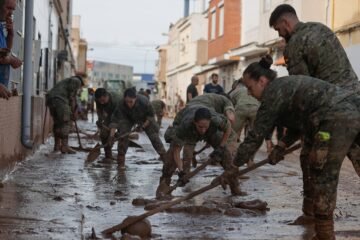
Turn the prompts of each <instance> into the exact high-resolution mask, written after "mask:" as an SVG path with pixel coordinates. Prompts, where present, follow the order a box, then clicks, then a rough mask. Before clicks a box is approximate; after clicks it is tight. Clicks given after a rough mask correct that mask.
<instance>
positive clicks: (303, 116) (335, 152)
mask: <svg viewBox="0 0 360 240" xmlns="http://www.w3.org/2000/svg"><path fill="white" fill-rule="evenodd" d="M271 64H272V59H271V57H270V56H266V57H264V58H262V59H261V60H260V62H255V63H252V64H250V65H249V66H248V67H247V68H246V70H245V71H244V73H243V82H244V84H245V86H246V87H247V89H248V91H249V93H250V94H251V95H252V96H253V97H255V98H257V99H258V100H259V101H260V102H261V105H260V107H259V110H258V112H257V116H256V120H255V124H254V128H253V129H252V130H251V131H250V132H249V134H248V136H247V137H246V138H245V140H244V142H243V143H242V144H241V145H240V146H239V148H238V150H237V153H236V155H235V157H234V160H233V161H234V164H235V165H236V166H242V165H243V164H245V163H246V162H247V161H248V160H249V159H250V158H251V156H253V155H254V154H255V152H256V151H257V150H258V149H259V147H260V146H261V144H262V142H263V140H264V137H265V136H266V135H268V134H270V133H271V131H272V130H273V126H275V125H281V126H284V127H286V128H287V129H288V132H287V134H286V136H284V137H283V138H282V139H281V141H280V142H279V144H278V145H276V146H275V147H274V149H273V151H272V152H271V153H270V155H269V160H270V163H271V164H273V165H274V164H276V163H278V162H279V161H281V160H282V159H283V158H284V152H285V149H286V148H287V147H289V146H291V145H292V143H294V141H296V140H297V139H298V138H299V136H300V135H302V136H303V138H304V144H303V148H302V153H301V154H302V155H306V157H308V158H309V159H310V161H309V163H308V164H309V166H307V167H308V168H309V169H310V174H311V181H312V185H313V187H314V191H313V194H314V196H313V206H314V211H313V212H314V217H315V232H316V236H315V237H314V239H326V240H329V239H335V233H334V220H333V212H334V209H335V206H336V194H337V193H336V191H337V184H338V179H339V172H340V168H341V164H342V161H343V160H344V158H345V156H346V154H347V153H348V152H349V149H350V148H351V146H352V145H354V144H357V145H359V144H360V106H357V104H356V102H357V103H359V97H358V96H356V95H355V94H352V93H350V92H347V91H345V90H342V89H340V88H338V87H336V86H335V85H332V84H330V83H327V82H325V81H322V80H320V79H316V78H312V77H309V76H303V75H293V76H286V77H281V78H277V75H276V72H275V71H273V70H271V69H270V66H271ZM294 129H297V130H296V131H295V130H294ZM357 166H360V159H359V158H357ZM233 174H236V171H232V172H231V171H228V172H226V173H225V176H227V177H230V178H231V177H233Z"/></svg>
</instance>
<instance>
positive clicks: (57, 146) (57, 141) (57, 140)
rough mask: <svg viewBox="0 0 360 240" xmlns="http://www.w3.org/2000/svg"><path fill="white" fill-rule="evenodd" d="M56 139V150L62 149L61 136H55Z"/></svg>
mask: <svg viewBox="0 0 360 240" xmlns="http://www.w3.org/2000/svg"><path fill="white" fill-rule="evenodd" d="M54 139H55V140H54V141H55V144H54V152H58V151H60V150H61V138H60V137H58V136H55V137H54Z"/></svg>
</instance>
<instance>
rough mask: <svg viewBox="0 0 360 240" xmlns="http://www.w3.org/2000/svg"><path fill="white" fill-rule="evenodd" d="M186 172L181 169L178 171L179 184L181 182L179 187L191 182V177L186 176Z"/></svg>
mask: <svg viewBox="0 0 360 240" xmlns="http://www.w3.org/2000/svg"><path fill="white" fill-rule="evenodd" d="M185 175H186V173H185V172H184V171H180V172H179V173H178V177H179V179H178V184H179V187H184V186H185V185H186V184H187V183H188V182H189V179H187V178H186V177H185Z"/></svg>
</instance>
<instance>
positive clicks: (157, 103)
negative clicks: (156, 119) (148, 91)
mask: <svg viewBox="0 0 360 240" xmlns="http://www.w3.org/2000/svg"><path fill="white" fill-rule="evenodd" d="M151 106H152V107H153V109H154V111H155V113H162V112H163V111H164V109H165V107H166V105H165V103H164V102H163V101H162V100H159V99H157V100H152V101H151Z"/></svg>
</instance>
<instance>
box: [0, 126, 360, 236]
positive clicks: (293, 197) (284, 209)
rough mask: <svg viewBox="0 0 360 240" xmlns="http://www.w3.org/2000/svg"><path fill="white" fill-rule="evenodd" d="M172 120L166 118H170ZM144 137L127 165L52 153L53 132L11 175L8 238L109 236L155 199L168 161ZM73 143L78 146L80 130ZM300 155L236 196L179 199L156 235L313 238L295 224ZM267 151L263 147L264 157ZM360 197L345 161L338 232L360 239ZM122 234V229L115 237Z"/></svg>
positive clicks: (200, 178) (0, 214)
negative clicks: (261, 206) (138, 202)
mask: <svg viewBox="0 0 360 240" xmlns="http://www.w3.org/2000/svg"><path fill="white" fill-rule="evenodd" d="M169 123H170V120H168V119H166V120H165V125H168V124H169ZM79 126H80V128H81V129H82V130H85V131H87V132H88V133H91V132H92V133H94V132H95V126H94V124H92V123H89V122H81V121H79ZM164 130H165V128H162V129H161V134H163V132H164ZM82 136H83V137H84V138H83V139H82V142H83V144H84V145H85V146H87V147H91V146H93V145H95V143H96V141H95V140H89V139H87V138H85V136H84V135H82ZM137 142H138V143H140V144H141V145H142V146H143V149H144V151H141V150H140V149H136V148H130V149H129V151H128V154H127V162H126V166H127V168H126V170H125V171H122V170H118V169H117V166H116V163H115V162H114V163H113V164H103V163H99V161H97V162H94V163H93V164H89V165H85V159H86V156H87V153H85V152H78V153H77V154H75V155H62V154H56V153H51V151H52V146H53V139H52V138H50V139H49V141H48V142H47V144H45V145H43V146H41V148H40V149H39V151H37V152H36V154H34V156H32V157H31V158H29V159H27V160H26V161H24V162H22V163H21V164H19V165H18V166H17V167H16V169H15V170H14V171H13V172H12V173H11V174H9V175H8V176H7V178H6V179H5V180H4V181H3V186H2V188H0V239H19V240H20V239H24V240H25V239H26V240H31V239H37V240H39V239H89V237H90V234H91V233H92V228H94V230H95V232H96V234H97V237H98V238H101V237H102V236H101V234H100V232H101V231H102V230H104V229H106V228H108V227H111V226H113V225H116V224H119V223H121V222H122V220H123V219H124V218H125V217H127V216H128V215H139V214H142V213H144V211H145V210H144V206H134V205H132V201H133V199H135V198H145V199H154V196H155V190H156V187H157V184H158V181H159V177H160V175H161V168H162V164H161V163H160V162H159V160H158V157H157V154H156V152H155V151H154V150H153V149H152V147H151V144H150V142H149V140H148V138H147V137H146V136H145V135H144V134H140V139H139V140H137ZM71 145H72V146H77V145H78V143H77V140H76V138H75V134H73V135H72V139H71ZM198 148H200V146H198ZM114 151H115V148H114ZM209 152H210V150H207V151H205V152H204V153H202V154H200V155H199V156H198V159H204V158H205V157H206V156H207V154H208V153H209ZM114 153H115V154H116V151H115V152H114ZM298 155H299V153H298V152H296V153H294V154H291V155H289V156H288V157H286V161H283V162H282V163H280V164H278V165H277V166H270V165H268V166H263V167H261V168H259V169H257V170H255V171H253V172H251V173H248V174H247V176H249V177H250V178H249V179H246V178H245V179H242V183H241V190H242V191H244V192H246V193H247V195H246V196H240V197H231V196H230V191H229V190H226V191H224V190H223V189H222V188H221V187H217V188H215V189H213V190H210V191H208V192H206V193H204V194H202V195H200V196H197V197H195V198H194V199H192V200H190V201H187V202H186V203H184V204H180V205H178V206H179V207H181V208H174V209H173V210H171V211H167V212H162V213H158V214H156V215H153V216H151V217H149V218H148V220H149V221H150V222H151V225H152V233H153V234H152V239H294V240H295V239H311V238H310V237H311V236H312V234H313V230H312V227H303V226H292V225H288V223H289V222H291V221H292V220H294V219H295V218H296V217H298V216H299V215H300V214H301V202H302V197H301V188H302V187H301V185H302V181H301V171H300V166H299V162H298ZM265 156H266V154H265V152H264V148H262V149H261V151H259V153H258V154H257V156H256V160H262V159H264V158H265ZM102 157H103V155H101V156H100V158H99V159H101V158H102ZM200 161H201V160H200ZM221 172H222V169H221V168H220V167H217V166H209V167H207V169H206V170H203V171H202V172H201V173H200V174H198V175H197V176H196V177H194V178H193V179H191V183H190V184H188V185H187V186H185V187H184V188H179V189H177V190H176V191H174V192H173V195H175V196H184V195H185V194H187V193H189V192H191V191H194V190H196V189H198V188H200V187H203V186H205V185H207V184H209V183H210V182H211V181H212V179H213V178H214V177H215V176H217V175H219V174H220V173H221ZM175 180H176V177H174V181H175ZM359 196H360V179H359V177H358V176H357V175H356V173H355V171H354V170H353V168H352V166H351V164H350V161H349V160H345V161H344V164H343V167H342V171H341V175H340V183H339V187H338V204H337V209H336V214H335V219H336V223H335V228H336V232H337V239H360V201H359ZM255 199H260V200H262V201H266V202H267V203H268V206H267V207H268V208H269V209H270V210H269V211H251V210H246V211H245V210H242V211H240V210H239V209H233V208H231V209H229V208H230V207H231V204H233V205H234V202H238V201H250V200H255ZM194 206H203V207H194ZM120 237H121V234H120V233H117V234H115V235H114V238H113V239H116V238H120Z"/></svg>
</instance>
